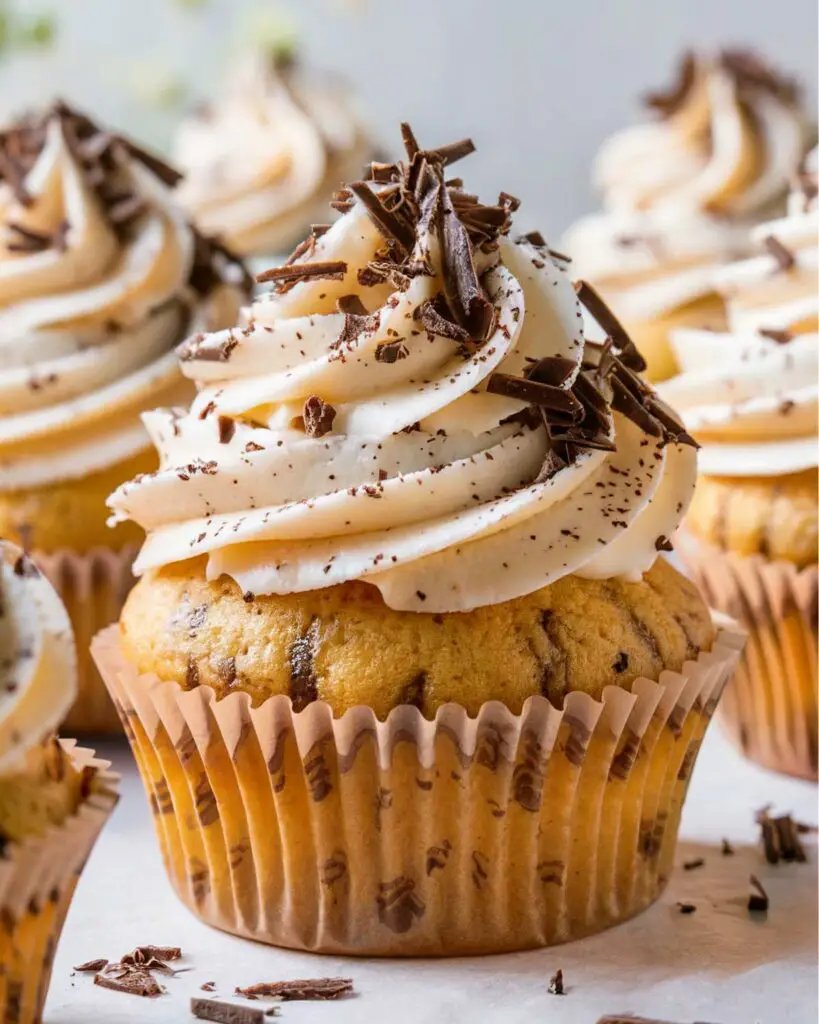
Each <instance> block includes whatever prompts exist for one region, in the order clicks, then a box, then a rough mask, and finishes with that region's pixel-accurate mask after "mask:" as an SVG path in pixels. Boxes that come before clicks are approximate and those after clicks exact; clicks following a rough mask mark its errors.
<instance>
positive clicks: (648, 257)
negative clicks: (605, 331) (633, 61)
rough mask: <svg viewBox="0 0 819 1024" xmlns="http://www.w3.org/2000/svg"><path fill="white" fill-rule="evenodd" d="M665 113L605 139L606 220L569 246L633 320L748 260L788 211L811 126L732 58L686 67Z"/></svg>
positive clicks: (756, 71) (661, 105)
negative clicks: (760, 236)
mask: <svg viewBox="0 0 819 1024" xmlns="http://www.w3.org/2000/svg"><path fill="white" fill-rule="evenodd" d="M649 104H650V105H651V106H654V107H656V108H658V109H659V110H660V112H661V113H662V114H663V115H664V116H662V117H661V118H660V119H658V120H656V121H653V122H650V123H646V124H640V125H637V126H635V127H632V128H627V129H625V130H624V131H621V132H619V133H617V134H616V135H614V136H613V137H612V138H610V139H609V140H608V141H607V142H606V143H605V145H604V146H603V148H602V149H601V151H600V153H599V155H598V157H597V161H596V164H595V180H596V184H597V186H598V187H599V189H600V190H601V192H602V195H603V205H604V210H603V212H602V213H598V214H594V215H591V216H589V217H585V218H583V219H582V220H581V221H579V222H578V223H577V224H576V225H574V227H573V228H572V229H571V230H570V231H569V232H568V234H567V236H566V238H565V239H564V240H563V242H562V247H563V248H564V249H566V251H567V252H569V254H570V255H571V256H572V257H573V258H574V260H575V265H576V268H577V271H578V273H580V274H582V275H584V276H586V277H589V278H590V279H591V280H593V281H595V282H596V283H598V284H599V285H600V287H601V288H602V289H603V292H604V294H605V296H606V298H607V299H608V300H609V301H610V302H611V303H612V304H613V305H614V308H615V309H617V310H618V312H619V313H621V314H622V315H623V317H625V318H626V319H631V320H646V319H650V318H653V317H656V316H661V315H663V314H664V313H668V312H671V311H673V310H675V309H678V308H680V307H682V306H684V305H686V304H688V303H690V302H692V301H694V300H696V299H699V298H702V297H703V296H706V295H709V294H711V293H713V271H714V270H715V269H716V268H717V267H719V266H721V265H722V264H724V263H726V262H729V261H731V260H733V259H736V258H737V257H739V256H743V255H745V254H746V253H747V252H748V251H749V249H750V245H751V242H750V233H751V230H752V228H753V226H754V225H755V224H756V223H758V222H759V221H760V219H767V218H768V217H770V216H772V215H774V214H775V213H776V212H778V211H779V210H780V209H781V210H782V211H783V212H784V201H785V195H786V192H787V188H788V183H789V181H790V179H791V176H792V175H793V173H794V171H795V170H796V168H797V167H798V166H799V162H800V160H801V159H802V156H803V154H804V150H805V146H806V144H807V141H808V125H807V120H806V117H805V114H804V112H803V111H802V109H801V107H800V106H799V104H798V101H797V95H796V91H795V90H794V88H793V87H792V86H791V85H790V83H787V82H785V81H783V80H782V79H780V78H779V77H778V76H777V75H776V74H775V73H774V72H773V71H772V70H771V69H770V68H768V67H766V66H765V65H764V64H763V63H762V62H761V61H760V60H759V59H758V58H756V57H754V56H753V55H750V54H743V53H736V52H733V51H728V52H722V53H720V54H717V55H715V56H709V55H706V54H701V55H697V56H693V55H690V56H689V57H687V58H686V60H685V62H684V64H683V67H682V69H681V79H680V82H679V84H678V85H677V87H676V88H675V90H673V91H672V93H669V94H668V95H666V96H662V95H661V96H658V97H653V98H651V97H650V98H649Z"/></svg>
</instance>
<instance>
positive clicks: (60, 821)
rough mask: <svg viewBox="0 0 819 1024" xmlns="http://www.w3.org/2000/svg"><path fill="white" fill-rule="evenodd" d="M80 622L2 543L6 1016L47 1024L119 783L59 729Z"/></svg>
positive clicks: (0, 996)
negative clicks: (80, 886)
mask: <svg viewBox="0 0 819 1024" xmlns="http://www.w3.org/2000/svg"><path fill="white" fill-rule="evenodd" d="M76 674H77V662H76V654H75V650H74V641H73V638H72V635H71V624H70V622H69V619H68V614H67V613H66V611H65V608H64V607H63V605H62V603H61V602H60V599H59V598H58V597H57V595H56V593H55V592H54V590H53V589H52V587H51V585H50V584H49V583H48V582H47V581H46V579H45V577H43V576H42V575H41V574H40V572H39V570H38V569H37V568H36V567H35V566H34V563H33V562H32V561H31V560H30V559H29V558H28V557H27V556H26V555H24V554H23V553H22V551H20V549H19V548H15V547H14V546H13V545H11V544H9V543H8V542H5V541H0V920H2V922H3V927H2V928H0V1017H2V1019H3V1020H4V1021H15V1022H19V1024H38V1022H39V1021H40V1019H41V1016H40V1015H41V1012H42V1007H43V1003H44V1002H45V996H46V992H47V989H48V982H49V978H50V975H51V964H52V960H53V957H54V952H55V950H56V946H57V941H58V940H59V937H60V931H61V929H62V924H63V921H64V919H65V915H66V913H67V911H68V907H69V904H70V902H71V897H72V895H73V892H74V887H75V885H76V882H77V877H78V876H79V873H80V871H81V870H82V868H83V865H84V864H85V861H86V859H87V858H88V855H89V853H90V851H91V848H92V846H93V844H94V842H95V840H96V838H97V835H98V833H99V830H100V829H101V827H102V825H103V824H104V822H105V820H106V818H107V817H108V815H109V814H110V812H111V810H112V809H113V807H114V804H115V803H116V791H115V779H114V777H113V776H111V775H110V774H109V773H107V772H106V770H105V769H106V767H107V766H106V764H105V763H103V762H100V761H95V760H94V758H93V755H92V754H91V752H90V751H87V750H80V749H78V748H76V747H74V746H73V745H72V744H70V743H68V742H65V743H60V742H59V741H57V740H56V739H55V738H54V731H55V729H56V728H57V727H58V726H59V724H60V722H61V720H62V718H63V717H64V715H65V714H66V712H67V711H68V709H69V708H70V707H71V703H72V701H73V699H74V697H75V695H76V688H77V680H76Z"/></svg>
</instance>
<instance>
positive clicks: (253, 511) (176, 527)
mask: <svg viewBox="0 0 819 1024" xmlns="http://www.w3.org/2000/svg"><path fill="white" fill-rule="evenodd" d="M403 135H404V142H405V146H406V150H407V157H406V160H405V161H404V162H401V163H398V164H374V165H373V166H372V171H371V175H370V178H369V180H367V181H360V182H355V183H353V184H352V185H350V186H349V187H348V188H347V189H344V190H343V191H342V192H341V193H339V194H338V196H337V199H336V207H337V208H338V209H339V211H340V212H341V214H342V216H341V217H340V218H339V220H338V221H337V222H336V223H335V224H333V225H332V227H329V228H320V229H318V230H316V231H315V232H314V233H313V234H312V235H311V236H310V237H309V238H308V239H307V240H306V241H305V242H304V243H303V244H302V245H301V246H299V247H298V249H297V250H296V252H295V253H294V254H293V256H292V257H291V259H290V260H289V261H288V262H287V263H286V264H285V265H284V266H283V267H280V268H276V269H275V270H273V271H271V272H269V273H268V274H265V275H262V276H263V277H264V278H265V279H266V280H269V281H272V282H273V285H274V287H273V291H272V292H271V293H270V294H268V295H265V296H263V297H261V298H259V299H258V300H257V301H256V303H255V305H254V306H253V307H252V309H251V311H250V314H249V317H248V318H247V319H246V322H244V323H243V324H242V325H241V326H239V327H237V328H234V329H232V330H229V331H222V332H217V333H212V334H199V335H196V336H194V337H192V338H191V339H190V340H189V341H188V342H186V343H185V344H184V345H183V346H182V348H181V350H180V357H181V365H182V368H183V372H184V373H185V374H186V375H187V376H189V377H191V378H192V379H194V380H196V381H197V383H198V385H199V386H200V388H201V390H200V392H199V395H198V397H197V399H196V401H195V402H194V404H193V406H192V407H191V409H190V411H188V412H187V413H185V412H183V411H175V412H174V411H170V412H168V411H165V412H163V411H158V412H154V413H151V414H148V415H147V416H146V424H147V426H148V429H149V432H150V433H151V436H152V437H153V439H154V442H155V444H156V445H157V448H158V449H159V452H160V460H161V468H160V470H159V471H158V472H157V473H155V474H151V475H149V476H144V477H142V478H138V479H136V480H135V481H133V482H131V483H129V484H126V485H124V486H123V487H121V488H120V489H119V490H118V491H117V492H115V494H114V495H113V496H112V498H111V501H110V503H111V506H112V508H113V509H114V513H115V514H114V519H115V521H116V520H119V519H122V518H132V519H135V520H136V521H138V522H139V523H141V524H142V525H143V526H144V527H145V528H146V530H147V531H148V539H147V541H146V544H145V546H144V548H143V550H142V552H141V554H140V556H139V558H138V561H137V571H140V572H141V571H145V570H146V569H152V568H155V567H159V566H162V565H165V564H168V563H172V562H176V561H181V560H184V559H187V558H190V557H194V556H199V555H206V556H207V573H208V576H209V578H218V577H219V576H220V575H222V574H223V573H224V574H227V575H229V576H231V577H233V579H235V580H236V581H237V582H238V583H239V585H240V586H241V587H242V589H243V591H245V592H247V593H249V594H261V593H292V592H298V591H305V590H312V589H318V588H322V587H326V586H331V585H333V584H336V583H341V582H343V581H346V580H352V579H364V580H367V581H368V582H370V583H372V584H373V585H374V586H376V587H378V589H379V590H380V591H381V593H382V595H383V597H384V600H385V601H386V603H387V604H388V605H389V606H391V607H393V608H398V609H405V610H412V611H422V612H424V611H426V612H447V611H461V610H467V609H471V608H475V607H478V606H481V605H487V604H494V603H498V602H501V601H505V600H508V599H511V598H515V597H518V596H521V595H524V594H527V593H530V592H532V591H534V590H537V589H539V588H540V587H543V586H545V585H547V584H548V583H550V582H551V581H553V580H556V579H558V578H560V577H561V576H565V575H567V574H569V573H580V574H583V575H586V576H591V577H613V576H626V577H629V578H632V579H636V578H639V577H640V575H641V574H642V573H643V572H644V571H646V570H647V569H648V568H649V567H650V566H651V565H652V564H653V562H654V560H655V558H656V557H657V551H658V550H660V549H662V548H664V547H665V546H667V538H668V537H670V536H671V534H672V533H673V532H674V530H675V528H676V526H677V525H678V523H679V522H680V520H681V519H682V516H683V514H684V512H685V509H686V507H687V505H688V502H689V500H690V498H691V495H692V492H693V487H694V478H695V473H696V452H695V448H694V446H693V443H692V441H691V438H690V437H689V436H688V435H687V434H686V432H685V429H684V427H683V425H682V423H681V422H680V421H679V420H678V419H677V418H676V416H675V415H674V414H673V412H671V410H670V409H668V408H667V407H666V406H665V405H664V404H663V403H662V402H661V401H660V400H659V398H658V397H657V395H656V393H655V392H653V391H652V389H651V388H650V387H649V386H648V385H646V384H645V383H643V381H642V380H641V379H640V378H639V376H638V375H637V374H638V373H639V371H640V369H641V368H642V366H643V362H642V359H641V357H640V355H639V353H638V352H637V351H636V350H635V349H634V346H633V344H632V343H631V342H630V340H629V338H628V337H627V335H626V334H625V331H624V330H623V328H622V327H621V326H620V324H619V323H618V322H617V320H616V319H615V318H614V316H613V315H612V314H611V313H610V311H609V310H608V309H607V308H606V307H605V305H604V304H603V303H602V301H601V300H600V299H599V296H597V294H596V293H595V292H594V291H593V289H591V288H590V287H589V286H588V285H580V286H579V288H578V289H577V290H575V289H574V288H573V287H572V285H571V282H570V280H569V278H568V277H567V275H566V272H565V265H566V259H565V257H563V256H561V255H560V254H558V253H556V252H554V251H553V250H551V249H550V248H549V246H548V245H547V244H546V243H545V241H544V239H543V238H542V237H541V236H539V235H537V234H532V235H528V236H525V237H522V238H518V239H516V240H513V239H512V237H511V236H510V230H511V223H512V214H513V213H514V211H515V210H516V209H517V205H518V204H517V201H516V200H514V199H513V198H512V197H511V196H508V195H506V194H504V193H501V195H500V196H499V198H498V200H497V202H496V203H494V204H492V205H485V204H483V203H481V202H480V201H479V200H478V199H477V197H476V196H474V195H472V194H470V193H469V192H467V191H466V190H465V189H464V187H463V183H462V181H461V180H460V179H459V178H453V177H449V176H448V175H449V167H450V165H451V164H453V163H454V162H455V161H456V160H458V159H460V158H462V157H463V156H466V155H467V154H468V153H470V152H471V151H472V149H473V147H472V144H471V143H470V142H469V141H468V140H465V141H464V142H461V143H455V144H453V145H451V146H445V147H441V148H439V149H435V150H424V149H421V148H420V146H419V145H418V143H417V141H416V140H415V137H414V136H413V134H412V132H411V131H410V129H409V128H408V127H407V126H404V127H403ZM581 302H582V303H583V304H585V305H586V306H587V308H588V309H589V310H590V312H591V314H592V315H594V316H596V317H598V318H599V319H600V321H601V326H602V327H603V329H604V331H605V332H606V333H607V334H608V340H607V341H606V343H605V344H600V345H596V344H591V343H586V342H585V340H584V334H583V317H582V313H581Z"/></svg>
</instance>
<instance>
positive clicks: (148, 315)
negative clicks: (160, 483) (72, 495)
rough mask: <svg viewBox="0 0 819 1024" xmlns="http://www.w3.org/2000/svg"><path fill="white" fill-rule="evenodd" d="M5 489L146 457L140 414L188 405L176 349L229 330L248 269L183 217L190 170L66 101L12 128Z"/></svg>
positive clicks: (5, 168) (5, 198) (5, 302)
mask: <svg viewBox="0 0 819 1024" xmlns="http://www.w3.org/2000/svg"><path fill="white" fill-rule="evenodd" d="M0 178H1V179H2V180H0V488H3V489H14V488H21V487H31V486H41V485H43V484H45V483H48V482H51V481H53V480H55V479H69V478H72V477H79V476H84V475H87V474H89V473H92V472H95V471H97V470H101V469H104V468H107V467H108V466H111V465H114V464H115V463H116V462H118V461H122V460H125V459H127V458H129V457H131V456H133V455H135V454H137V453H138V452H140V451H142V450H144V449H145V447H146V446H147V439H146V438H145V435H144V431H143V430H142V427H141V425H140V423H139V418H138V413H139V412H140V410H141V409H144V408H146V406H149V405H152V404H154V403H155V402H157V401H160V402H161V401H166V400H175V401H178V400H180V399H182V398H183V396H184V394H185V392H184V391H183V390H181V384H182V382H181V380H180V378H179V375H178V371H177V368H176V363H175V358H174V355H173V351H172V350H173V347H174V345H175V344H176V343H177V342H178V341H179V338H180V336H183V335H184V334H185V333H186V331H188V330H190V328H191V324H192V323H197V322H198V323H201V324H202V325H203V326H207V327H217V326H221V325H223V324H225V323H230V322H231V321H233V320H234V319H235V317H236V315H237V313H238V308H239V303H240V301H241V298H242V297H243V296H244V295H245V294H246V293H247V290H248V285H247V283H246V282H245V278H244V272H243V270H242V268H241V266H240V265H239V264H238V263H236V261H235V260H234V259H233V258H232V257H231V256H230V255H229V254H228V253H227V252H226V251H225V250H224V249H222V247H221V246H219V245H216V244H214V243H212V242H209V241H207V240H206V239H205V238H203V237H202V236H201V235H199V234H198V233H197V232H196V231H195V230H194V229H193V228H192V227H191V226H190V225H189V224H188V222H187V220H186V219H185V217H184V215H183V214H182V212H181V210H180V209H179V208H178V207H177V206H176V205H175V202H174V200H173V198H172V186H173V185H174V184H175V183H176V181H177V180H178V175H177V174H176V172H175V171H173V170H172V169H171V168H170V167H167V166H166V165H165V164H164V163H162V161H160V160H158V159H157V158H155V157H153V156H151V155H150V154H148V153H146V152H144V151H143V150H141V149H140V148H139V147H138V146H136V145H135V144H134V143H132V142H129V141H128V140H126V139H122V138H120V137H118V136H116V135H114V134H112V133H111V132H109V131H106V130H105V129H102V128H99V127H98V126H97V125H95V124H94V123H93V122H92V121H91V120H90V119H89V118H88V117H86V116H85V115H84V114H81V113H78V112H77V111H74V110H72V109H70V108H69V107H67V106H66V105H65V104H62V103H58V104H56V105H55V106H54V107H53V108H52V109H50V110H49V111H47V112H46V114H45V115H44V116H42V117H37V118H34V119H31V120H28V121H24V122H22V123H20V124H18V125H16V126H14V127H12V128H10V129H8V130H6V131H4V132H2V133H0Z"/></svg>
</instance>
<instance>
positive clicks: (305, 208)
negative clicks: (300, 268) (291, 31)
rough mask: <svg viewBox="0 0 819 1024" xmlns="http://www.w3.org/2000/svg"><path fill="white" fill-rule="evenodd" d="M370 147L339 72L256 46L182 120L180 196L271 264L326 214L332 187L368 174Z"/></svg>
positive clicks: (247, 252)
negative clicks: (308, 66)
mask: <svg viewBox="0 0 819 1024" xmlns="http://www.w3.org/2000/svg"><path fill="white" fill-rule="evenodd" d="M373 148H374V147H373V143H372V140H371V139H370V137H369V135H368V134H367V132H366V130H365V128H364V126H363V124H362V122H361V120H360V118H359V116H358V113H357V112H356V109H355V106H354V103H353V101H352V97H351V96H350V93H349V89H348V88H347V86H346V84H345V83H344V82H343V81H342V80H340V79H339V78H338V77H336V76H321V75H318V74H316V73H314V72H312V71H306V70H304V69H302V68H301V67H300V66H299V64H298V62H297V61H296V60H295V58H294V56H293V53H292V51H290V50H285V51H284V52H281V51H276V52H271V51H270V50H269V49H255V50H252V51H249V52H247V53H245V54H244V55H243V57H242V58H241V60H240V61H239V64H238V66H237V68H236V69H235V71H234V74H233V76H232V78H230V79H229V80H228V82H227V84H226V86H225V88H224V91H223V92H222V93H221V94H220V95H219V96H217V97H215V98H214V100H213V101H212V102H210V103H208V104H206V105H205V106H203V107H201V108H200V109H199V111H198V112H197V113H196V114H194V115H193V116H191V117H190V118H188V119H187V120H186V121H184V122H183V124H182V125H181V126H180V128H179V131H178V134H177V138H176V144H175V147H174V154H175V160H176V161H177V163H178V164H179V166H180V168H181V169H182V171H183V172H184V174H185V179H184V181H183V182H182V184H181V185H180V187H179V192H178V195H179V200H180V202H181V203H182V204H183V205H184V206H185V208H186V209H187V210H188V211H189V213H190V214H191V215H192V216H193V217H194V218H195V220H196V223H197V224H198V225H199V227H200V228H201V229H202V230H203V231H205V232H207V233H209V234H214V235H218V236H219V237H220V238H221V239H222V240H223V241H224V242H225V243H226V244H227V245H229V246H230V247H231V248H232V249H233V250H234V251H235V252H238V253H240V254H241V255H242V256H245V257H248V258H253V261H254V266H255V267H256V268H257V269H266V268H267V267H268V266H270V265H271V264H273V263H278V262H281V259H282V258H283V257H284V256H285V255H286V254H287V253H288V252H289V251H290V249H292V248H293V246H294V245H295V244H296V242H297V241H299V239H301V238H302V237H303V236H304V235H305V233H306V232H307V231H308V230H309V227H310V225H311V224H312V223H315V222H317V221H322V220H326V217H327V204H328V203H329V201H330V199H331V198H332V194H333V191H334V189H336V188H337V187H338V184H339V182H340V181H350V180H352V179H354V178H357V177H359V176H360V175H361V174H362V173H363V171H364V166H365V164H366V162H367V161H368V160H370V159H371V158H372V156H373Z"/></svg>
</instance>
